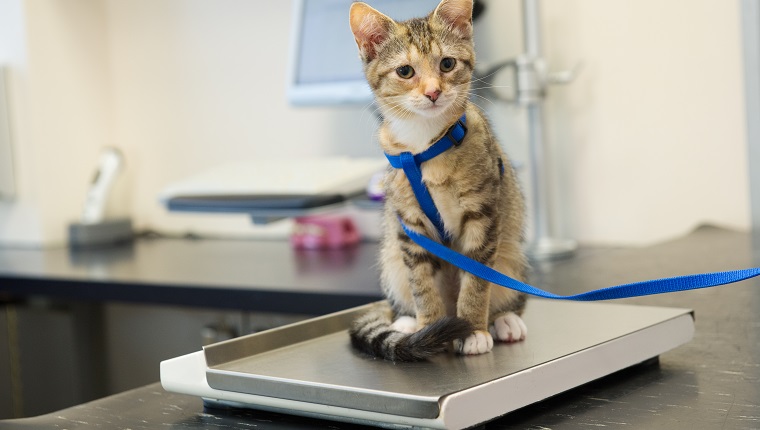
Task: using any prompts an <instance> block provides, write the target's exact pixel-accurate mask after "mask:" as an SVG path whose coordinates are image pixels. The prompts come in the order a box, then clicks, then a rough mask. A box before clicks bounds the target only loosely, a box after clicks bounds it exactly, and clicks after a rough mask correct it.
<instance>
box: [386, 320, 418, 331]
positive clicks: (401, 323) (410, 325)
mask: <svg viewBox="0 0 760 430" xmlns="http://www.w3.org/2000/svg"><path fill="white" fill-rule="evenodd" d="M391 328H392V329H393V330H396V331H400V332H401V333H406V334H412V333H415V332H416V331H417V318H414V317H410V316H403V317H398V319H396V321H394V322H393V324H391Z"/></svg>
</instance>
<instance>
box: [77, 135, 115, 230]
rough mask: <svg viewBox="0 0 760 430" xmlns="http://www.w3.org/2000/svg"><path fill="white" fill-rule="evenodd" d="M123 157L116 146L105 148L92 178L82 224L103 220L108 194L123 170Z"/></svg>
mask: <svg viewBox="0 0 760 430" xmlns="http://www.w3.org/2000/svg"><path fill="white" fill-rule="evenodd" d="M122 163H123V157H122V155H121V152H120V151H119V150H118V149H116V148H112V147H109V148H105V149H104V150H103V153H102V155H101V156H100V160H99V162H98V169H97V170H96V171H95V176H94V177H93V178H92V183H91V184H90V189H89V190H88V191H87V199H86V200H85V203H84V210H83V211H82V224H97V223H99V222H101V221H102V220H103V213H104V212H105V207H106V202H107V201H108V195H109V193H110V191H111V188H112V187H113V183H114V181H115V180H116V176H117V175H118V173H119V171H120V170H121V165H122Z"/></svg>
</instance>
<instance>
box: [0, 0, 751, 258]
mask: <svg viewBox="0 0 760 430" xmlns="http://www.w3.org/2000/svg"><path fill="white" fill-rule="evenodd" d="M64 3H65V6H64V5H63V4H64ZM13 5H20V6H21V7H20V8H16V9H20V10H21V11H20V12H19V15H20V17H19V20H21V21H22V24H23V27H24V28H25V29H24V31H23V34H24V36H23V38H22V39H21V40H19V41H16V42H14V43H15V44H16V45H19V46H22V47H23V49H20V51H21V53H20V54H18V55H17V56H16V58H17V63H16V64H15V65H14V67H13V69H12V71H11V72H12V75H13V79H12V81H13V82H12V83H13V88H12V91H13V92H14V94H13V95H14V97H13V100H12V107H13V108H14V112H13V113H12V116H13V119H14V121H15V122H16V123H17V124H16V129H17V130H16V133H15V136H14V144H15V146H16V147H18V148H19V149H18V150H17V151H16V153H17V156H18V158H19V160H17V161H18V162H17V166H18V167H19V173H20V174H19V176H20V177H19V184H18V185H19V194H20V196H19V198H18V200H17V201H16V203H13V204H0V241H2V240H4V241H6V242H7V241H13V242H23V243H40V242H44V243H54V242H60V241H62V240H63V239H64V238H65V236H64V231H65V225H66V223H67V222H69V221H70V220H71V219H73V218H76V217H77V216H78V213H79V208H80V206H81V202H82V200H83V198H84V192H85V188H86V184H87V182H88V180H89V175H90V174H91V170H92V168H93V167H94V164H95V159H96V157H97V151H98V149H99V148H100V147H101V146H103V145H106V144H112V145H116V146H118V147H120V148H121V149H122V150H123V151H124V152H125V155H126V160H127V167H128V168H127V170H126V172H125V175H124V177H123V178H122V182H123V183H122V186H121V189H120V190H119V192H118V193H117V198H118V201H117V202H116V204H114V205H112V208H111V209H112V213H127V212H128V213H130V214H131V215H132V216H133V218H134V220H135V221H136V223H137V225H138V227H139V228H154V229H157V230H161V231H176V232H180V231H187V230H193V231H199V232H220V233H233V234H247V233H249V232H251V231H252V226H251V223H250V221H249V220H248V218H247V217H245V216H238V215H234V216H232V215H182V214H173V213H167V212H166V211H165V209H163V208H162V207H161V206H160V205H159V204H158V202H157V200H156V197H157V195H158V193H159V191H160V190H161V189H162V188H163V187H164V186H165V185H166V184H168V183H169V182H171V181H174V180H176V179H180V178H182V177H183V176H186V175H189V174H192V173H194V172H196V171H197V170H199V169H203V168H206V167H210V166H213V165H214V164H217V163H223V162H227V161H234V160H240V159H253V158H257V157H269V156H281V155H282V156H286V155H287V156H296V157H308V156H314V155H331V154H349V155H357V156H367V155H378V154H379V151H378V150H377V148H376V146H375V143H374V141H373V133H374V127H375V122H374V119H373V118H372V117H371V116H370V115H369V114H368V113H367V112H366V111H362V110H361V109H359V108H301V109H296V108H292V107H290V106H288V104H287V102H286V100H285V71H286V66H287V64H286V62H287V48H288V44H289V33H290V28H289V25H290V13H291V3H290V2H288V1H277V2H260V1H249V0H219V1H214V2H209V1H202V0H130V1H119V0H77V1H70V2H59V1H56V0H0V15H2V13H3V8H5V9H7V10H13V7H12V6H13ZM487 6H488V11H487V14H486V15H485V16H484V20H483V21H482V22H480V23H478V24H477V26H476V31H477V32H478V35H477V42H478V49H479V60H480V62H481V64H482V65H487V64H489V63H493V62H495V61H497V60H501V59H504V58H507V57H513V56H515V55H517V54H518V53H519V52H520V51H521V50H522V49H521V29H520V2H519V1H517V0H508V1H506V0H498V1H496V0H491V1H489V2H488V3H487ZM738 16H739V15H738V6H737V5H736V4H734V2H725V1H723V0H700V1H693V2H656V1H654V0H646V1H641V0H616V1H608V0H562V1H556V0H554V1H553V0H547V1H544V2H543V17H544V31H545V48H546V52H547V58H548V60H549V62H550V64H552V65H554V66H556V67H557V68H559V67H569V66H571V65H573V64H574V63H575V62H576V61H577V60H583V61H584V69H583V71H582V73H581V75H580V76H579V78H578V80H577V82H575V83H573V84H572V85H569V86H567V87H563V88H554V89H553V90H552V92H551V94H550V99H549V104H548V112H547V114H548V118H549V120H548V124H547V133H548V137H549V138H550V145H551V149H552V154H553V156H554V159H553V164H554V172H555V175H556V177H555V178H554V182H555V183H556V184H558V187H557V193H556V196H555V197H554V199H555V200H556V203H557V204H558V205H559V210H558V211H556V214H557V215H558V219H557V220H555V221H556V223H557V225H558V227H559V228H560V229H561V231H562V232H563V233H565V235H567V236H571V237H574V238H576V239H578V240H580V241H582V242H608V243H612V242H615V243H619V242H624V243H645V242H650V241H654V240H660V239H664V238H667V237H670V236H673V235H677V234H681V233H683V232H685V231H687V230H689V229H690V228H692V227H693V226H694V225H696V224H697V223H700V222H716V223H718V224H721V225H726V226H731V227H739V228H748V226H749V203H748V201H749V200H748V179H747V167H746V144H745V140H746V139H745V136H744V129H745V128H744V113H743V99H742V91H743V89H742V84H741V58H740V44H739V42H740V40H739V27H738V23H739V20H738ZM0 34H3V33H0ZM0 37H2V36H0ZM2 46H4V45H3V44H2V43H0V47H2ZM479 103H480V104H481V105H483V106H484V107H487V108H488V109H489V112H490V114H491V116H492V121H493V122H494V124H495V128H496V129H497V132H499V134H500V136H501V137H502V141H503V142H504V144H505V146H506V147H507V148H508V150H509V151H510V152H511V153H513V154H514V155H515V157H516V158H518V160H521V159H524V157H525V154H526V152H527V151H526V148H525V137H526V136H525V124H524V122H525V116H524V114H523V112H522V111H521V109H519V108H517V107H513V106H505V105H503V104H499V103H495V104H492V103H489V102H486V101H481V102H479ZM45 157H47V158H45ZM21 212H24V214H23V216H21V215H19V214H20V213H21ZM35 219H37V221H34V220H35ZM9 226H12V227H9ZM30 226H31V227H30Z"/></svg>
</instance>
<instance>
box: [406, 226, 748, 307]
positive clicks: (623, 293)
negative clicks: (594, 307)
mask: <svg viewBox="0 0 760 430" xmlns="http://www.w3.org/2000/svg"><path fill="white" fill-rule="evenodd" d="M399 222H401V220H399ZM401 227H402V228H403V229H404V231H405V232H406V234H407V235H408V236H409V238H410V239H412V240H413V241H414V242H415V243H417V244H418V245H420V246H421V247H423V248H425V249H426V250H428V251H429V252H431V253H432V254H433V255H435V256H437V257H438V258H440V259H442V260H444V261H447V262H449V263H450V264H453V265H454V266H456V267H458V268H460V269H462V270H464V271H466V272H469V273H472V274H473V275H475V276H477V277H479V278H482V279H485V280H486V281H488V282H492V283H494V284H497V285H501V286H502V287H506V288H511V289H513V290H517V291H520V292H523V293H527V294H530V295H533V296H537V297H543V298H547V299H556V300H573V301H585V302H588V301H597V300H613V299H622V298H626V297H639V296H648V295H652V294H663V293H673V292H676V291H688V290H696V289H700V288H708V287H717V286H719V285H726V284H732V283H735V282H739V281H744V280H747V279H751V278H754V277H756V276H758V275H760V268H752V269H743V270H731V271H727V272H714V273H703V274H697V275H685V276H676V277H673V278H663V279H654V280H651V281H643V282H634V283H630V284H623V285H617V286H614V287H607V288H601V289H598V290H592V291H587V292H585V293H581V294H575V295H571V296H561V295H557V294H554V293H550V292H547V291H544V290H542V289H540V288H536V287H534V286H532V285H528V284H526V283H524V282H520V281H518V280H517V279H514V278H510V277H509V276H507V275H505V274H503V273H501V272H497V271H496V270H493V269H491V268H490V267H488V266H486V265H484V264H482V263H479V262H477V261H475V260H473V259H471V258H469V257H467V256H465V255H462V254H460V253H458V252H456V251H454V250H452V249H450V248H448V247H446V246H444V245H441V244H440V243H438V242H435V241H434V240H432V239H430V238H428V237H426V236H424V235H422V234H420V233H417V232H415V231H414V230H412V229H410V228H409V227H407V226H406V225H405V224H404V223H403V222H401Z"/></svg>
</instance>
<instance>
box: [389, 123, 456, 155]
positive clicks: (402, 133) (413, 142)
mask: <svg viewBox="0 0 760 430" xmlns="http://www.w3.org/2000/svg"><path fill="white" fill-rule="evenodd" d="M388 126H389V128H390V131H391V133H392V134H393V137H394V141H395V142H396V143H397V144H400V145H403V146H405V147H406V148H407V150H408V151H410V152H411V153H413V154H417V153H420V152H422V151H424V150H426V149H427V148H428V146H430V143H431V142H432V141H433V139H435V138H436V137H438V136H439V135H440V134H441V131H442V130H443V129H444V128H445V127H446V123H445V122H443V121H437V120H435V119H430V118H428V119H424V120H423V119H409V120H400V119H396V120H393V121H390V122H389V124H388Z"/></svg>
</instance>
